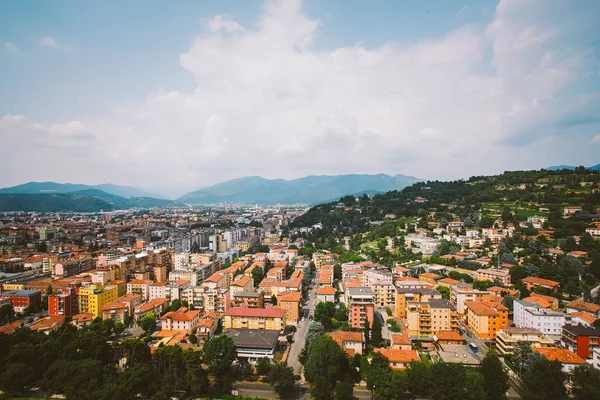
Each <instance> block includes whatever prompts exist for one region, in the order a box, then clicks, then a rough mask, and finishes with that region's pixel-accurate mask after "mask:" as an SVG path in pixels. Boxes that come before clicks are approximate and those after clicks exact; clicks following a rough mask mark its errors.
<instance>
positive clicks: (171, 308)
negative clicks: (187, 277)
mask: <svg viewBox="0 0 600 400" xmlns="http://www.w3.org/2000/svg"><path fill="white" fill-rule="evenodd" d="M180 308H181V302H180V301H179V299H175V300H173V301H172V302H171V305H170V306H169V311H177V310H179V309H180Z"/></svg>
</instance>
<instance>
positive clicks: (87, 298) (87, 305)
mask: <svg viewBox="0 0 600 400" xmlns="http://www.w3.org/2000/svg"><path fill="white" fill-rule="evenodd" d="M117 297H118V293H117V287H116V286H102V285H99V284H92V285H90V286H88V287H86V288H81V289H79V312H80V313H82V314H83V313H91V314H92V315H93V316H94V318H100V317H101V316H102V306H104V304H106V303H110V302H111V301H115V300H116V299H117Z"/></svg>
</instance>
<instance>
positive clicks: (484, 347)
mask: <svg viewBox="0 0 600 400" xmlns="http://www.w3.org/2000/svg"><path fill="white" fill-rule="evenodd" d="M458 326H459V327H460V329H461V330H462V331H463V334H462V337H463V339H465V340H466V341H467V343H475V344H476V345H477V347H479V351H478V352H477V353H476V354H475V355H476V356H477V357H478V358H479V359H482V358H483V357H485V354H486V353H487V352H488V345H487V344H486V343H485V342H484V341H483V340H482V339H478V338H476V337H475V336H473V334H471V337H469V336H468V335H467V332H469V333H470V331H469V328H467V326H466V325H465V323H464V321H462V320H459V321H458Z"/></svg>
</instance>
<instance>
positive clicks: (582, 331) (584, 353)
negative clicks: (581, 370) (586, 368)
mask: <svg viewBox="0 0 600 400" xmlns="http://www.w3.org/2000/svg"><path fill="white" fill-rule="evenodd" d="M560 344H561V346H562V347H565V348H567V349H569V350H571V351H572V352H574V353H575V354H577V355H578V356H579V357H581V358H585V359H590V358H592V356H593V351H594V349H597V348H600V328H595V327H586V326H580V325H565V326H563V330H562V334H561V338H560Z"/></svg>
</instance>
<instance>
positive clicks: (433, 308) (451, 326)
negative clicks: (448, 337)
mask: <svg viewBox="0 0 600 400" xmlns="http://www.w3.org/2000/svg"><path fill="white" fill-rule="evenodd" d="M407 308H408V310H407V320H408V332H409V334H410V335H411V336H419V337H432V336H434V335H435V334H436V333H438V332H440V331H449V330H456V329H458V313H457V312H456V307H454V306H453V305H452V304H450V302H449V301H448V300H446V299H429V300H428V301H427V302H409V303H408V305H407Z"/></svg>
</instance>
